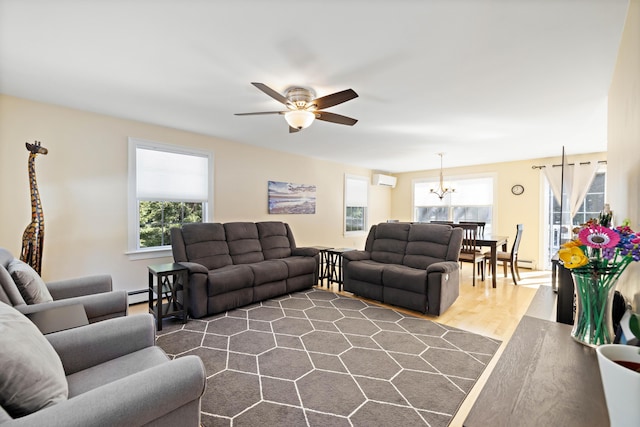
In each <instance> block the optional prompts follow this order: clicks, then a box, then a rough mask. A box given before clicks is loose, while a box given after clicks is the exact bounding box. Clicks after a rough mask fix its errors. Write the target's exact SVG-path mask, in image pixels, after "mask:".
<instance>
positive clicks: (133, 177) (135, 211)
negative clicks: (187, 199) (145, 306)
mask: <svg viewBox="0 0 640 427" xmlns="http://www.w3.org/2000/svg"><path fill="white" fill-rule="evenodd" d="M138 148H142V149H148V150H158V151H165V152H169V153H176V154H183V155H192V156H198V157H206V158H207V201H206V202H203V208H202V220H203V222H213V193H214V191H213V189H214V173H213V172H214V171H213V168H214V163H213V158H214V156H213V152H211V151H208V150H201V149H197V148H191V147H184V146H180V145H173V144H166V143H161V142H156V141H150V140H146V139H141V138H135V137H129V139H128V177H127V185H128V196H127V223H128V231H127V251H126V255H127V256H128V257H129V259H130V260H136V259H147V258H160V257H167V256H171V255H172V252H171V245H164V246H154V247H149V248H141V247H140V246H139V245H140V210H139V206H138V197H137V189H136V185H137V166H136V165H137V163H136V156H137V151H136V150H137V149H138Z"/></svg>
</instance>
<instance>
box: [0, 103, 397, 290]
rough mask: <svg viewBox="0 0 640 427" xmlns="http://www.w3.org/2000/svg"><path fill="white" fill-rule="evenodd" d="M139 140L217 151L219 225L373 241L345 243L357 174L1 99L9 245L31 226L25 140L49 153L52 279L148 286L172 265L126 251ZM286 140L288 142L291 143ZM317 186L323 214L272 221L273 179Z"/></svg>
mask: <svg viewBox="0 0 640 427" xmlns="http://www.w3.org/2000/svg"><path fill="white" fill-rule="evenodd" d="M128 137H137V138H142V139H147V140H152V141H157V142H162V143H167V144H177V145H183V146H187V147H193V148H199V149H207V150H211V151H212V152H213V153H214V165H215V166H214V168H215V177H214V184H215V187H214V188H215V190H214V191H215V196H214V197H215V200H214V221H216V222H228V221H264V220H281V221H285V222H288V223H289V224H290V225H291V227H292V229H293V232H294V236H295V237H296V241H297V243H298V245H299V246H305V245H323V246H333V247H357V248H362V247H364V240H365V238H366V236H350V237H344V236H343V234H342V226H343V187H344V184H343V179H344V174H345V173H349V174H356V175H364V176H370V174H371V171H370V170H368V169H363V168H358V167H352V166H348V165H344V164H339V163H332V162H327V161H322V160H317V159H311V158H306V157H301V156H296V155H292V154H286V153H281V152H276V151H272V150H267V149H262V148H257V147H253V146H248V145H243V144H237V143H232V142H229V141H225V140H220V139H216V138H212V137H208V136H203V135H198V134H193V133H189V132H184V131H180V130H176V129H170V128H165V127H161V126H155V125H150V124H145V123H140V122H135V121H130V120H123V119H118V118H114V117H108V116H103V115H99V114H93V113H89V112H84V111H78V110H73V109H69V108H63V107H58V106H53V105H49V104H43V103H38V102H32V101H28V100H24V99H19V98H14V97H10V96H4V95H0V200H2V201H3V206H2V210H1V211H2V220H1V221H0V246H3V247H6V248H7V249H9V250H11V251H12V252H13V253H14V254H16V255H17V254H18V253H19V251H20V247H21V238H22V232H23V230H24V229H25V227H26V225H27V224H28V222H29V221H30V206H31V205H30V201H29V187H28V179H27V157H28V153H27V150H26V149H25V146H24V143H25V142H33V141H34V140H38V141H42V144H43V146H45V147H47V148H48V149H49V154H48V155H46V156H38V158H37V159H36V171H37V178H38V184H39V189H40V195H41V199H42V205H43V209H44V213H45V225H46V233H45V236H46V237H45V246H44V255H43V277H44V278H45V280H55V279H61V278H67V277H75V276H80V275H85V274H94V273H103V272H105V273H111V274H112V275H113V277H114V286H115V287H116V288H119V289H127V290H133V289H141V288H144V287H145V286H146V283H147V282H146V281H147V275H146V271H147V270H146V266H147V265H148V264H153V263H158V262H168V261H170V260H171V259H170V258H157V259H144V260H137V261H131V260H129V258H128V257H127V256H126V255H125V252H126V251H127V144H128ZM284 137H286V135H285V136H284ZM269 180H276V181H289V182H295V183H302V184H315V185H316V186H317V193H316V194H317V200H316V201H317V205H316V206H317V213H316V214H315V215H269V214H268V213H267V181H269ZM390 191H391V190H390V189H389V188H386V187H374V186H371V187H370V222H371V223H376V222H381V221H385V220H386V219H387V218H389V215H390V211H389V205H390V201H389V200H390Z"/></svg>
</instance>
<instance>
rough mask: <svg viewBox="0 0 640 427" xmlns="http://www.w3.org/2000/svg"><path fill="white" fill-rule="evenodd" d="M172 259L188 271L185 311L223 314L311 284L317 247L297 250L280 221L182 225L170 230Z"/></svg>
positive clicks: (315, 275)
mask: <svg viewBox="0 0 640 427" xmlns="http://www.w3.org/2000/svg"><path fill="white" fill-rule="evenodd" d="M171 246H172V249H173V258H174V260H175V262H178V263H180V264H182V265H184V266H186V267H187V268H188V269H189V314H190V315H191V316H192V317H194V318H199V317H203V316H207V315H212V314H216V313H221V312H223V311H227V310H230V309H233V308H236V307H240V306H243V305H247V304H251V303H254V302H258V301H262V300H265V299H268V298H272V297H275V296H279V295H283V294H287V293H289V292H295V291H299V290H302V289H307V288H311V287H312V286H313V285H314V284H316V283H317V281H318V250H317V249H314V248H298V247H296V242H295V239H294V238H293V234H292V233H291V229H290V228H289V225H288V224H286V223H283V222H279V221H267V222H257V223H253V222H230V223H225V224H221V223H199V224H185V225H184V226H183V227H182V228H174V229H172V230H171Z"/></svg>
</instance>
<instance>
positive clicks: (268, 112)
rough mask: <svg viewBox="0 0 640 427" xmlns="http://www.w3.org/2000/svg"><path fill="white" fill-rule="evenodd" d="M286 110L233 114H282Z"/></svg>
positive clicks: (237, 114) (236, 114) (238, 114)
mask: <svg viewBox="0 0 640 427" xmlns="http://www.w3.org/2000/svg"><path fill="white" fill-rule="evenodd" d="M284 113H286V111H262V112H260V113H235V114H234V116H259V115H263V114H284Z"/></svg>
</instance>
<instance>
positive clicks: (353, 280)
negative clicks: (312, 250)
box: [343, 223, 462, 316]
mask: <svg viewBox="0 0 640 427" xmlns="http://www.w3.org/2000/svg"><path fill="white" fill-rule="evenodd" d="M461 245H462V229H460V228H452V227H451V226H449V225H440V224H408V223H382V224H378V225H374V226H372V227H371V230H370V231H369V236H368V237H367V241H366V244H365V249H364V251H350V252H345V253H344V254H343V269H344V290H345V291H348V292H352V293H354V294H356V295H360V296H363V297H365V298H371V299H374V300H377V301H381V302H384V303H386V304H392V305H397V306H400V307H405V308H408V309H411V310H415V311H419V312H421V313H427V314H433V315H436V316H439V315H440V314H442V313H444V311H445V310H446V309H447V308H449V307H450V306H451V304H453V302H454V301H455V300H456V299H457V298H458V295H459V293H460V272H459V270H460V266H459V265H458V256H459V255H460V247H461Z"/></svg>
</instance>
